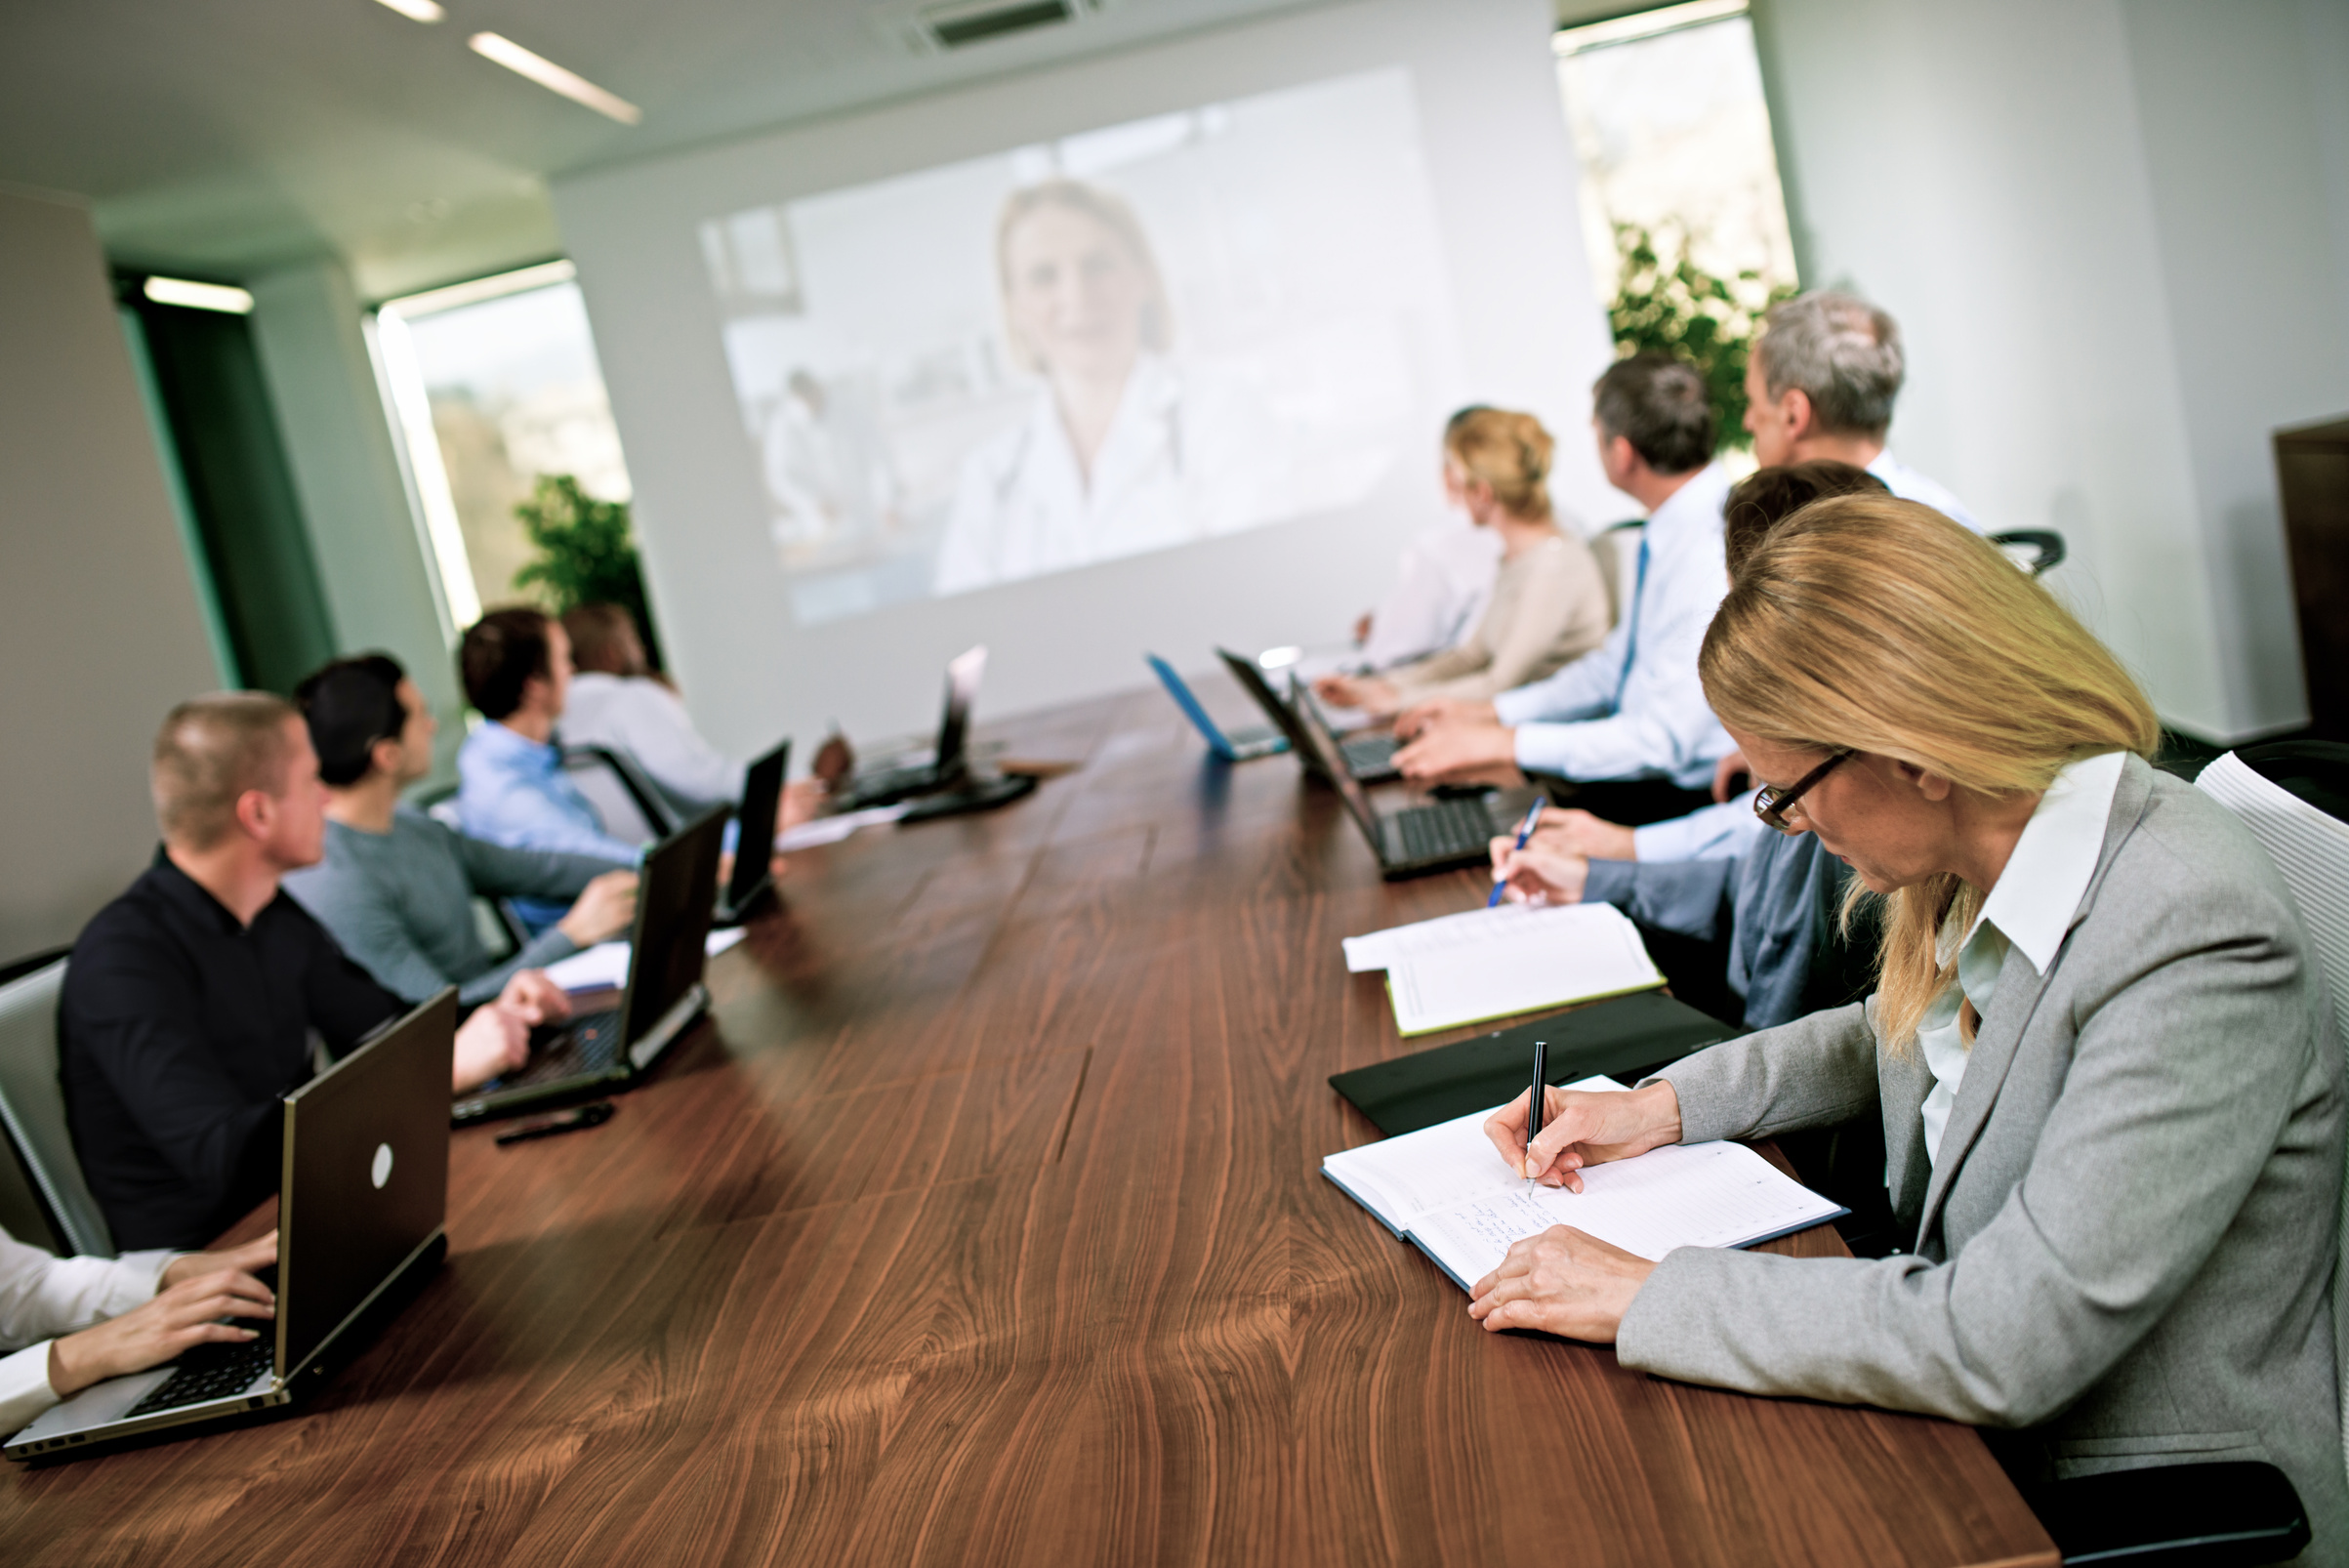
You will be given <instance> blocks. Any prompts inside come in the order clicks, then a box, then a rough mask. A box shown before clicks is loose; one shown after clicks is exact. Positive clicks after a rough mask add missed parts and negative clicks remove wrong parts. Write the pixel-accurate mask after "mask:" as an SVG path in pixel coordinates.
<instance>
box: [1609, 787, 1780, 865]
mask: <svg viewBox="0 0 2349 1568" xmlns="http://www.w3.org/2000/svg"><path fill="white" fill-rule="evenodd" d="M1753 796H1754V792H1753V791H1752V790H1748V791H1747V792H1746V793H1745V794H1743V795H1733V796H1731V797H1730V798H1729V801H1728V803H1727V804H1726V805H1709V806H1706V807H1705V808H1704V809H1703V810H1701V811H1691V812H1689V813H1688V815H1686V816H1676V817H1673V818H1672V819H1671V820H1670V821H1669V822H1651V823H1649V824H1648V825H1647V826H1646V827H1644V828H1633V829H1632V830H1631V844H1632V849H1631V858H1632V859H1634V860H1651V861H1653V860H1735V859H1736V858H1737V857H1738V856H1739V855H1742V854H1744V853H1745V852H1746V851H1747V849H1749V848H1751V846H1752V844H1753V841H1754V840H1756V839H1758V838H1760V837H1761V836H1762V835H1763V834H1765V833H1768V832H1770V831H1772V830H1771V829H1769V828H1768V827H1765V826H1764V825H1763V823H1762V819H1761V818H1760V817H1757V816H1755V815H1754V814H1753Z"/></svg>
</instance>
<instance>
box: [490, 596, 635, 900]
mask: <svg viewBox="0 0 2349 1568" xmlns="http://www.w3.org/2000/svg"><path fill="white" fill-rule="evenodd" d="M458 662H459V665H460V667H461V669H462V672H463V674H464V677H465V695H466V697H467V699H468V700H469V701H471V702H472V703H473V705H474V707H475V708H478V709H479V710H480V711H481V717H482V719H483V721H484V722H483V723H482V724H481V725H480V726H479V727H478V728H476V729H475V730H474V732H473V733H472V734H471V735H468V736H467V737H466V738H465V746H464V749H463V750H461V751H459V752H458V754H457V777H458V781H459V782H458V788H457V814H458V818H459V820H460V821H461V822H462V823H463V825H464V828H465V831H466V833H468V834H469V835H471V836H472V837H474V838H476V839H485V840H487V841H488V842H489V843H491V844H502V845H504V846H507V847H509V848H513V849H559V850H563V851H565V852H567V853H570V854H580V855H595V856H597V857H598V858H600V859H603V860H616V861H620V862H622V863H623V864H627V865H634V864H636V863H637V860H638V858H639V849H638V846H636V845H633V844H629V843H626V842H624V841H622V840H619V839H615V838H613V837H612V836H611V835H609V834H607V833H605V832H604V831H603V823H602V822H601V820H600V819H599V818H598V817H597V815H596V809H595V807H594V806H592V805H588V802H587V797H586V796H584V795H582V794H580V793H579V787H578V786H577V785H575V784H573V783H572V782H571V780H570V778H569V777H568V775H566V774H565V773H564V772H563V768H562V749H561V748H560V747H559V746H556V744H555V739H554V737H555V722H556V720H557V719H559V718H560V717H562V706H563V699H564V696H565V695H566V694H567V693H568V691H569V690H570V684H571V643H570V639H569V638H567V637H565V636H564V635H563V629H562V623H560V622H559V621H556V620H555V619H554V618H552V617H551V616H547V615H544V614H542V613H540V612H539V611H537V610H534V609H528V608H515V609H502V610H492V611H490V612H489V613H488V614H487V615H484V616H482V617H481V619H480V620H479V621H477V622H475V623H474V625H473V626H472V627H470V628H468V629H467V631H466V634H465V642H464V645H463V646H462V647H461V648H460V649H459V650H458ZM566 907H567V906H565V905H563V904H559V903H548V902H546V901H544V900H539V899H531V900H527V901H525V900H522V899H515V901H514V908H515V912H516V913H517V914H519V915H520V916H521V918H522V923H523V924H524V925H526V926H528V927H530V928H531V931H532V933H533V934H536V933H537V932H538V931H540V930H543V929H544V928H547V927H548V926H552V925H553V924H555V923H556V921H558V920H560V919H561V918H562V917H563V914H564V911H565V909H566Z"/></svg>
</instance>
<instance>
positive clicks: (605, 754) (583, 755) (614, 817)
mask: <svg viewBox="0 0 2349 1568" xmlns="http://www.w3.org/2000/svg"><path fill="white" fill-rule="evenodd" d="M562 765H563V771H564V772H566V773H568V774H570V776H571V782H572V783H573V784H575V785H577V786H578V788H579V793H580V794H582V795H584V796H586V797H587V803H588V805H591V806H593V807H594V808H595V811H596V817H597V819H598V821H600V822H601V823H602V824H603V831H604V832H606V833H608V834H610V835H611V836H612V837H613V838H615V839H618V840H621V841H622V842H624V843H627V844H649V843H651V842H652V841H653V840H655V839H665V838H667V837H668V836H669V835H670V834H672V833H674V832H676V831H677V826H678V824H677V821H676V817H675V813H674V812H672V811H671V810H670V808H669V805H668V804H667V803H666V802H664V801H663V800H662V799H661V792H660V787H659V786H658V785H656V784H654V783H653V782H652V780H651V779H649V778H647V777H645V776H644V772H643V769H641V768H640V767H639V766H638V765H637V763H636V760H635V759H634V758H632V757H629V756H626V755H624V754H623V753H620V752H616V751H613V750H611V749H610V748H608V747H603V746H566V747H564V748H563V753H562Z"/></svg>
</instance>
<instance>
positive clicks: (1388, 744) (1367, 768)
mask: <svg viewBox="0 0 2349 1568" xmlns="http://www.w3.org/2000/svg"><path fill="white" fill-rule="evenodd" d="M1216 657H1218V658H1220V659H1221V660H1222V661H1223V662H1224V664H1225V665H1226V666H1227V667H1229V669H1230V670H1231V673H1232V675H1233V677H1234V678H1236V679H1237V680H1238V681H1239V682H1240V689H1241V690H1242V691H1245V692H1247V693H1248V694H1249V695H1250V696H1252V697H1254V698H1255V699H1256V701H1257V707H1259V708H1261V709H1263V710H1264V715H1265V717H1266V718H1268V719H1270V720H1271V721H1272V722H1273V723H1274V724H1275V725H1276V726H1278V728H1279V729H1280V732H1281V733H1282V734H1284V735H1286V736H1288V737H1289V749H1290V750H1291V751H1294V752H1296V753H1297V756H1298V761H1299V762H1301V763H1304V764H1305V767H1306V769H1307V770H1308V771H1310V772H1313V773H1321V772H1323V771H1325V769H1324V767H1323V764H1322V761H1321V757H1320V754H1319V753H1317V752H1316V751H1315V750H1314V749H1313V746H1312V743H1311V742H1310V741H1309V740H1307V739H1306V738H1305V734H1304V726H1303V725H1302V724H1301V723H1299V722H1298V717H1297V712H1296V709H1295V707H1293V706H1292V705H1291V704H1290V702H1289V701H1288V700H1287V699H1286V698H1284V697H1283V696H1282V695H1281V694H1280V693H1279V692H1278V691H1276V690H1274V689H1273V686H1272V682H1271V681H1267V680H1265V679H1264V672H1263V670H1262V669H1261V668H1260V667H1259V666H1258V665H1257V661H1256V660H1254V659H1244V658H1242V657H1241V656H1240V655H1239V654H1237V653H1234V652H1232V651H1231V649H1229V648H1217V649H1216ZM1402 744H1403V743H1402V742H1401V741H1398V740H1396V739H1395V737H1394V735H1393V734H1392V733H1391V732H1390V731H1387V730H1383V729H1381V730H1379V731H1377V732H1376V733H1373V734H1368V735H1350V736H1347V737H1345V738H1343V739H1341V740H1339V742H1338V754H1339V756H1340V757H1342V758H1344V759H1345V767H1344V772H1345V773H1346V774H1347V775H1348V776H1349V777H1352V778H1356V779H1359V780H1361V781H1362V782H1363V783H1365V784H1383V783H1385V782H1386V781H1387V780H1388V779H1391V778H1399V777H1401V776H1402V775H1401V774H1399V773H1398V772H1397V771H1396V770H1395V753H1396V752H1397V751H1400V750H1401V749H1402Z"/></svg>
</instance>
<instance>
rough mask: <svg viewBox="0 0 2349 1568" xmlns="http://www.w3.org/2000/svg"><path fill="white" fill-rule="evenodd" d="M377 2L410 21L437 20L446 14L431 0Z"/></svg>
mask: <svg viewBox="0 0 2349 1568" xmlns="http://www.w3.org/2000/svg"><path fill="white" fill-rule="evenodd" d="M377 3H378V4H381V5H387V6H390V7H391V8H392V10H394V11H396V12H398V13H399V14H400V15H401V16H403V17H406V18H407V19H408V20H409V21H439V20H440V19H441V18H442V17H445V16H447V15H448V13H447V12H445V11H443V10H441V9H440V8H439V7H438V6H436V5H434V4H433V0H377Z"/></svg>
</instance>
